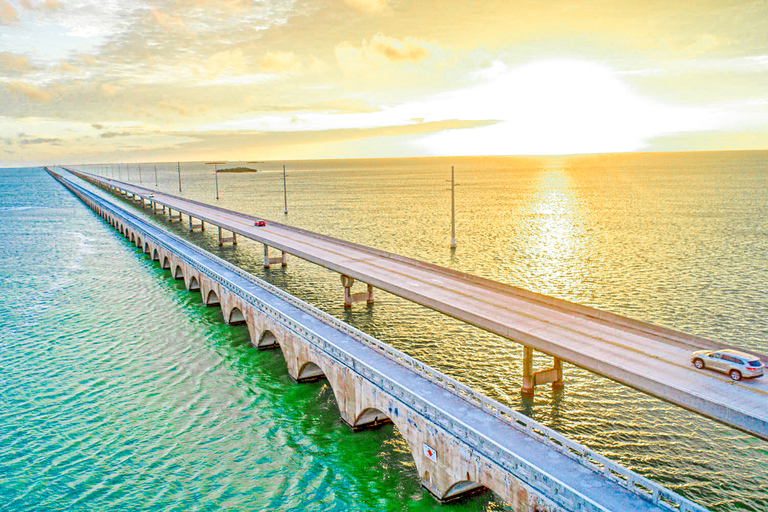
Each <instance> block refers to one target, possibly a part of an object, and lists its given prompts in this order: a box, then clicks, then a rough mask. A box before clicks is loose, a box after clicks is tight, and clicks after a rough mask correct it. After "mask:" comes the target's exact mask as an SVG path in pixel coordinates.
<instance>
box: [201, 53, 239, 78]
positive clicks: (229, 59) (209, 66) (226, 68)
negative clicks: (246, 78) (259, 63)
mask: <svg viewBox="0 0 768 512" xmlns="http://www.w3.org/2000/svg"><path fill="white" fill-rule="evenodd" d="M245 70H246V65H245V62H244V60H243V50H241V49H240V48H235V49H234V50H224V51H222V52H218V53H214V54H213V55H211V56H210V57H209V58H208V60H207V61H206V63H205V66H204V70H203V71H202V74H203V75H213V77H216V76H219V75H222V74H227V75H233V74H242V73H243V72H244V71H245ZM213 77H212V78H213Z"/></svg>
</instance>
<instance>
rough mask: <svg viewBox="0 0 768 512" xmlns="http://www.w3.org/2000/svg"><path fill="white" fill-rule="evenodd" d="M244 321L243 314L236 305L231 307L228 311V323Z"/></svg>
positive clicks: (241, 322)
mask: <svg viewBox="0 0 768 512" xmlns="http://www.w3.org/2000/svg"><path fill="white" fill-rule="evenodd" d="M244 323H246V320H245V315H243V312H242V311H241V310H240V308H238V307H233V308H232V311H230V312H229V324H230V325H239V324H244Z"/></svg>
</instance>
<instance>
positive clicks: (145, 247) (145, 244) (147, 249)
mask: <svg viewBox="0 0 768 512" xmlns="http://www.w3.org/2000/svg"><path fill="white" fill-rule="evenodd" d="M144 254H149V242H144Z"/></svg>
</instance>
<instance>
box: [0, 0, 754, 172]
mask: <svg viewBox="0 0 768 512" xmlns="http://www.w3.org/2000/svg"><path fill="white" fill-rule="evenodd" d="M726 149H768V2H766V1H765V0H762V1H751V2H738V1H728V2H725V1H723V2H718V1H707V2H704V1H684V0H683V1H679V2H670V1H668V0H665V1H647V2H643V1H641V0H627V1H625V0H612V1H580V2H576V1H572V2H563V1H557V0H555V1H545V2H543V1H515V2H513V1H500V2H496V1H493V0H483V1H475V0H460V1H453V0H418V1H417V0H265V1H254V0H0V166H8V165H19V164H42V163H53V162H58V163H63V162H68V163H81V162H85V163H88V162H92V163H96V162H116V161H131V162H138V161H159V160H170V161H176V160H182V161H185V160H212V159H218V160H257V159H258V160H275V159H306V158H357V157H397V156H435V155H437V156H450V155H520V154H570V153H594V152H618V151H667V150H726Z"/></svg>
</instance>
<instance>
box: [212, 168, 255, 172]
mask: <svg viewBox="0 0 768 512" xmlns="http://www.w3.org/2000/svg"><path fill="white" fill-rule="evenodd" d="M218 172H259V171H257V170H256V169H251V168H249V167H232V168H231V169H219V170H218Z"/></svg>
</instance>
